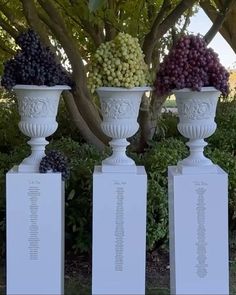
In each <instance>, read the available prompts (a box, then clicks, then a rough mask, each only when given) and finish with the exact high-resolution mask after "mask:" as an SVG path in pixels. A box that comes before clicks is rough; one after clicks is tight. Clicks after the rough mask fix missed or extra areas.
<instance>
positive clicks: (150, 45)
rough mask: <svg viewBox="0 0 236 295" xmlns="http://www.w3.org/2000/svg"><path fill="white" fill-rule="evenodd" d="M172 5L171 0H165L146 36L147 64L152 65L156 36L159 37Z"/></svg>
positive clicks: (145, 52) (144, 46) (144, 50)
mask: <svg viewBox="0 0 236 295" xmlns="http://www.w3.org/2000/svg"><path fill="white" fill-rule="evenodd" d="M169 5H170V3H169V0H164V1H163V3H162V6H161V9H160V11H159V12H158V13H157V16H156V18H155V20H154V22H153V24H152V28H151V30H150V32H149V33H148V34H147V35H146V36H145V39H144V42H143V52H144V54H145V61H146V63H147V64H150V63H151V59H152V52H153V49H154V46H155V41H156V40H155V39H156V38H155V36H156V35H157V32H158V29H159V26H160V24H161V22H162V20H163V18H164V16H165V13H166V10H167V9H168V7H169Z"/></svg>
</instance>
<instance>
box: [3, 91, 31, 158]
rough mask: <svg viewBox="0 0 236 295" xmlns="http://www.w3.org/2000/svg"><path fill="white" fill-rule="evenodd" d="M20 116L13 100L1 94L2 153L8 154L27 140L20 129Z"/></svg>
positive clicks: (4, 93)
mask: <svg viewBox="0 0 236 295" xmlns="http://www.w3.org/2000/svg"><path fill="white" fill-rule="evenodd" d="M18 122H19V115H18V111H17V106H16V104H15V102H14V100H13V98H9V97H8V96H6V92H4V91H1V92H0V130H1V132H0V152H7V151H9V150H11V149H13V148H14V147H15V146H18V145H21V144H22V143H23V142H24V141H25V138H24V136H23V135H22V133H21V132H20V131H19V128H18Z"/></svg>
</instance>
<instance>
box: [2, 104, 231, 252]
mask: <svg viewBox="0 0 236 295" xmlns="http://www.w3.org/2000/svg"><path fill="white" fill-rule="evenodd" d="M0 106H1V107H0V128H1V132H0V196H1V198H0V239H1V241H0V253H1V254H4V234H5V173H6V172H7V171H8V170H9V169H10V168H11V167H12V166H14V165H15V164H19V163H20V162H21V160H22V159H23V158H24V157H25V156H26V155H27V154H28V153H29V147H28V146H27V144H26V141H27V139H26V138H25V137H24V136H23V135H22V134H21V133H20V132H19V131H18V127H17V124H18V120H19V117H18V115H17V109H16V106H15V103H14V102H13V101H12V100H7V101H6V100H4V101H1V100H0ZM216 120H217V123H218V129H217V131H216V133H215V134H214V135H213V136H212V137H211V138H209V139H208V142H209V146H208V147H207V148H206V154H207V156H209V157H210V158H211V159H212V160H213V161H214V162H215V163H217V164H219V165H220V166H221V167H222V168H223V169H224V170H225V171H227V172H228V173H229V221H230V230H231V232H234V231H236V158H235V147H236V103H235V102H231V103H221V104H220V105H219V106H218V112H217V119H216ZM58 121H59V128H58V131H57V132H56V133H55V134H54V136H53V138H51V143H50V145H49V146H48V148H49V149H57V150H59V151H62V152H63V153H64V154H65V155H67V156H68V158H69V159H70V166H71V176H70V180H69V181H67V183H66V250H67V253H68V254H69V253H71V254H73V253H78V252H79V253H89V252H90V250H91V222H92V173H93V169H94V165H97V164H100V163H101V161H102V159H104V158H105V157H106V155H107V154H108V152H109V149H107V151H105V152H104V153H101V152H98V151H97V150H96V149H95V148H93V147H91V146H89V145H87V144H86V143H84V142H83V140H82V139H81V138H80V136H79V134H78V133H76V130H75V129H74V128H73V125H72V124H71V122H70V121H69V120H68V116H67V111H66V109H65V107H64V104H63V103H61V105H60V110H59V116H58ZM177 121H178V119H177V118H176V116H175V115H173V114H165V115H164V116H163V118H162V119H161V121H160V128H159V134H158V135H157V136H156V140H155V141H153V142H151V143H150V148H149V149H148V150H147V151H146V152H145V153H144V154H143V155H137V154H132V156H133V157H134V158H135V161H136V162H137V163H138V164H139V165H144V166H145V168H146V171H147V173H148V210H147V244H148V249H149V250H154V249H156V248H159V247H167V244H168V197H167V196H168V195H167V167H168V166H169V165H176V164H177V162H178V161H179V160H181V159H182V158H183V157H185V156H186V155H187V154H188V149H187V148H186V146H185V144H184V142H185V139H184V138H182V137H181V136H180V135H179V134H178V133H177V129H176V125H177Z"/></svg>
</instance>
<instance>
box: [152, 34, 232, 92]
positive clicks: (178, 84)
mask: <svg viewBox="0 0 236 295" xmlns="http://www.w3.org/2000/svg"><path fill="white" fill-rule="evenodd" d="M228 79H229V73H228V72H227V70H226V69H225V68H224V67H223V66H222V65H221V63H220V60H219V57H218V55H217V53H215V52H214V51H213V49H212V48H208V47H207V44H206V42H205V40H204V38H202V37H201V36H200V35H197V36H195V35H188V36H183V37H181V38H180V39H179V40H178V41H177V43H176V44H175V45H174V46H173V48H172V49H171V50H170V52H169V54H168V55H166V56H165V57H164V60H163V62H162V63H161V64H160V67H159V70H158V72H157V75H156V80H155V89H156V92H157V94H158V95H165V94H169V93H170V92H171V90H173V89H183V88H190V89H192V90H196V91H200V90H201V88H202V87H205V86H213V87H215V88H216V89H218V90H219V91H221V93H222V94H223V95H224V96H226V95H227V94H228V92H229V84H228Z"/></svg>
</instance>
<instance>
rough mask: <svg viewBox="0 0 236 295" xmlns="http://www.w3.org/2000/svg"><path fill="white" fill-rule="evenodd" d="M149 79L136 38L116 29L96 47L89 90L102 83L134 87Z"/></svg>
mask: <svg viewBox="0 0 236 295" xmlns="http://www.w3.org/2000/svg"><path fill="white" fill-rule="evenodd" d="M149 81H150V77H149V71H148V66H147V64H146V63H145V62H144V54H143V52H142V49H141V47H140V45H139V42H138V39H137V38H134V37H132V36H130V35H129V34H126V33H119V34H118V35H117V36H116V37H115V38H114V39H113V40H112V41H109V42H106V43H103V44H101V45H100V46H99V47H98V49H97V50H96V53H95V55H94V57H93V59H92V66H91V68H90V71H89V77H88V84H89V88H90V90H91V92H92V93H94V91H95V90H96V88H98V87H102V86H106V87H125V88H133V87H138V86H146V85H147V84H149Z"/></svg>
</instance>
